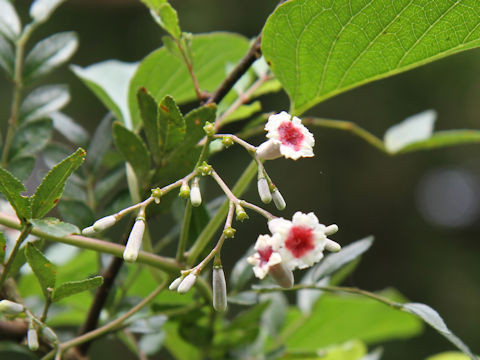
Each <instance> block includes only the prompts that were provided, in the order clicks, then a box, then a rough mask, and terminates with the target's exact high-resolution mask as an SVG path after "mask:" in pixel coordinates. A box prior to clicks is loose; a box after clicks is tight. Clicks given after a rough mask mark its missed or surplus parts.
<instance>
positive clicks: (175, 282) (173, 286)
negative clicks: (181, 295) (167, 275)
mask: <svg viewBox="0 0 480 360" xmlns="http://www.w3.org/2000/svg"><path fill="white" fill-rule="evenodd" d="M182 280H183V276H180V277H178V278H176V279H175V280H173V281H172V283H171V284H170V286H169V287H168V290H172V291H173V290H177V288H178V285H180V283H181V282H182Z"/></svg>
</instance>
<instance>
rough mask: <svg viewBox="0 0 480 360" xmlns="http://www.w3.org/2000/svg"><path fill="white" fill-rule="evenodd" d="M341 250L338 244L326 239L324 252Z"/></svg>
mask: <svg viewBox="0 0 480 360" xmlns="http://www.w3.org/2000/svg"><path fill="white" fill-rule="evenodd" d="M341 249H342V247H341V246H340V244H338V243H336V242H335V241H333V240H330V239H327V240H326V243H325V250H328V251H331V252H339V251H340V250H341Z"/></svg>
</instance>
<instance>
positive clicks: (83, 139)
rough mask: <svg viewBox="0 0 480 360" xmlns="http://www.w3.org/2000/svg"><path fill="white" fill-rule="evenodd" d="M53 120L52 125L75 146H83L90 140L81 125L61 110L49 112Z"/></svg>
mask: <svg viewBox="0 0 480 360" xmlns="http://www.w3.org/2000/svg"><path fill="white" fill-rule="evenodd" d="M50 118H51V119H52V121H53V127H54V128H55V130H57V131H58V132H59V133H60V134H62V135H63V136H64V137H65V138H66V139H67V140H69V141H70V142H71V143H72V144H75V145H77V146H85V145H86V144H87V143H88V141H89V140H90V135H89V134H88V132H87V130H85V129H84V128H83V127H82V126H81V125H79V124H78V123H76V122H75V121H73V119H72V118H71V117H69V116H67V115H65V114H63V113H61V112H54V113H51V114H50Z"/></svg>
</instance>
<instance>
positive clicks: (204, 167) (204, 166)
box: [198, 161, 212, 176]
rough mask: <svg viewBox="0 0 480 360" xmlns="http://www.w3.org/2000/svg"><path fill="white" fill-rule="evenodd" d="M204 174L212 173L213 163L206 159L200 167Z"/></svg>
mask: <svg viewBox="0 0 480 360" xmlns="http://www.w3.org/2000/svg"><path fill="white" fill-rule="evenodd" d="M198 170H199V171H200V173H201V174H202V176H207V175H210V174H211V173H212V165H208V164H207V163H206V162H205V161H204V162H203V163H202V165H200V166H199V167H198Z"/></svg>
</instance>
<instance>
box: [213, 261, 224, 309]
mask: <svg viewBox="0 0 480 360" xmlns="http://www.w3.org/2000/svg"><path fill="white" fill-rule="evenodd" d="M212 289H213V308H214V309H215V310H216V311H219V312H224V311H225V310H227V283H226V281H225V274H224V272H223V269H222V268H221V267H214V268H213V275H212Z"/></svg>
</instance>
